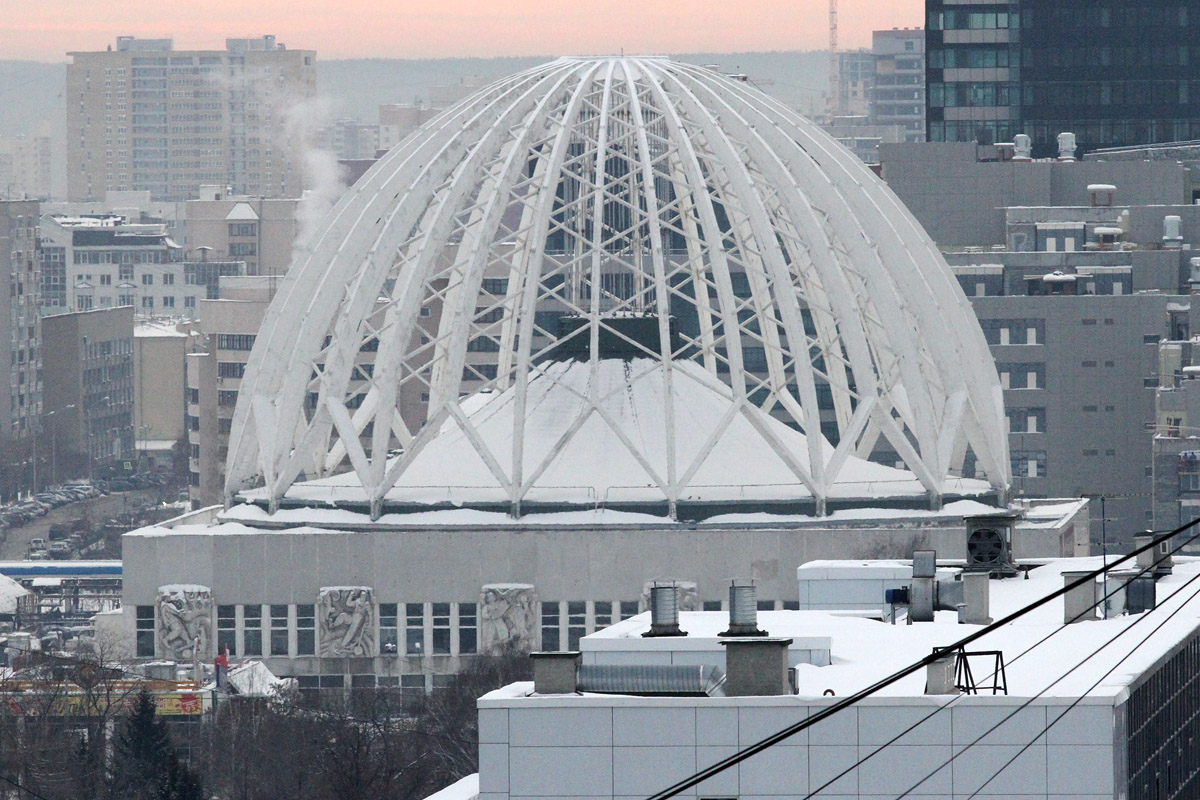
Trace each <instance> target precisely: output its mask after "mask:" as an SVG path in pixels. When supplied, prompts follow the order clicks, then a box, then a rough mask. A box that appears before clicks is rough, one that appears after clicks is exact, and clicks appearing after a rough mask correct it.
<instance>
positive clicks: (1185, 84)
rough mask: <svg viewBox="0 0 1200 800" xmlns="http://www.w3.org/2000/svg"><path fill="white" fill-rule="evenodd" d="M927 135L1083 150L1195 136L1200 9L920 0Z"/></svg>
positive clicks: (1161, 1)
mask: <svg viewBox="0 0 1200 800" xmlns="http://www.w3.org/2000/svg"><path fill="white" fill-rule="evenodd" d="M925 6H926V12H927V15H928V25H927V27H928V34H927V49H928V55H929V58H928V68H927V81H928V127H929V140H930V141H949V142H971V141H985V142H991V141H994V142H1002V141H1003V142H1011V141H1012V140H1013V137H1014V136H1015V135H1016V134H1019V133H1025V134H1028V135H1029V136H1030V137H1032V140H1033V147H1034V156H1036V157H1041V156H1050V155H1053V154H1055V153H1056V152H1057V137H1058V134H1059V133H1061V132H1063V131H1070V132H1073V133H1075V134H1076V136H1077V137H1078V142H1079V147H1080V149H1081V151H1082V152H1089V151H1091V150H1094V149H1096V148H1099V147H1113V146H1127V145H1140V144H1149V143H1156V142H1171V141H1185V140H1195V139H1200V92H1198V91H1197V89H1198V88H1200V85H1198V84H1197V81H1198V80H1200V59H1198V58H1197V57H1196V54H1195V52H1194V51H1195V42H1196V40H1197V38H1200V9H1198V8H1196V7H1195V5H1194V4H1189V3H1180V2H1177V0H1144V1H1143V2H1139V3H1137V4H1130V3H1128V2H1125V1H1124V0H1092V2H1088V3H1086V4H1079V3H1076V2H1069V1H1068V0H1050V1H1049V2H1041V3H1030V2H1025V3H1021V2H1020V0H997V1H996V2H991V3H989V4H986V5H981V4H979V3H976V2H973V0H926V4H925Z"/></svg>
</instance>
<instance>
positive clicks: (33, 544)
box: [29, 536, 46, 551]
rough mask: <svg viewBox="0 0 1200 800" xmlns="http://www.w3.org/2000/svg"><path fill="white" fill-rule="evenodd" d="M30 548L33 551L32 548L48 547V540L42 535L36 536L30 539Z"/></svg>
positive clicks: (41, 548)
mask: <svg viewBox="0 0 1200 800" xmlns="http://www.w3.org/2000/svg"><path fill="white" fill-rule="evenodd" d="M29 549H30V550H31V551H32V550H45V549H46V540H45V539H43V538H42V537H40V536H35V537H34V538H32V539H30V540H29Z"/></svg>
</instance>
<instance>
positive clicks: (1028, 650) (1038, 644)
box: [804, 530, 1200, 800]
mask: <svg viewBox="0 0 1200 800" xmlns="http://www.w3.org/2000/svg"><path fill="white" fill-rule="evenodd" d="M1197 538H1200V530H1197V531H1195V532H1193V534H1192V535H1191V536H1190V537H1188V538H1187V539H1185V540H1184V541H1183V542H1182V543H1180V544H1178V545H1176V547H1175V548H1174V549H1172V550H1171V551H1170V553H1169V554H1168V555H1171V556H1174V555H1175V554H1176V553H1178V552H1179V551H1180V550H1182V549H1183V548H1184V547H1187V546H1188V545H1189V544H1191V543H1192V542H1193V541H1195V540H1196V539H1197ZM1156 568H1157V565H1156V564H1151V565H1150V566H1147V567H1142V568H1140V569H1139V570H1138V571H1137V572H1136V573H1135V574H1134V575H1132V576H1131V577H1130V579H1129V580H1130V581H1132V580H1134V579H1135V578H1138V577H1141V576H1142V575H1145V574H1146V573H1147V572H1149V571H1151V570H1153V569H1156ZM1119 591H1120V589H1119V588H1117V589H1113V590H1112V591H1110V592H1106V593H1105V595H1104V596H1103V597H1101V598H1100V599H1099V600H1097V601H1096V602H1095V603H1092V605H1091V608H1092V609H1095V608H1097V607H1099V606H1100V605H1101V604H1103V603H1107V602H1108V600H1109V598H1111V597H1112V596H1113V595H1115V594H1117V592H1119ZM1067 629H1068V627H1067V626H1066V625H1059V626H1057V627H1055V628H1054V629H1053V630H1051V631H1050V633H1048V634H1046V635H1045V636H1043V637H1042V638H1041V639H1038V640H1037V641H1036V642H1034V643H1033V644H1031V645H1029V646H1028V647H1026V648H1025V649H1024V650H1022V651H1021V652H1020V653H1017V655H1016V656H1014V657H1013V658H1011V659H1007V660H1006V662H1005V663H1006V667H1011V666H1012V665H1013V664H1015V663H1017V662H1018V661H1020V660H1021V659H1022V658H1024V657H1025V656H1027V655H1029V653H1031V652H1032V651H1033V650H1035V649H1037V648H1038V647H1041V646H1042V645H1044V644H1045V643H1046V642H1048V641H1050V640H1051V639H1052V638H1054V637H1055V636H1057V635H1058V634H1060V633H1062V632H1063V631H1065V630H1067ZM994 676H995V673H994V672H993V673H992V674H991V675H988V676H987V677H985V678H984V679H983V680H982V681H980V683H986V682H987V681H988V680H989V679H991V678H993V677H994ZM969 696H970V695H968V694H960V695H957V696H955V697H954V698H953V699H952V700H951V701H950V702H948V703H946V704H945V705H939V706H938V707H936V708H935V709H933V711H930V712H929V713H928V714H926V715H925V716H923V717H921V718H920V719H918V720H917V721H916V722H914V723H912V724H911V725H909V726H908V727H907V728H905V729H904V730H902V731H900V732H899V733H897V734H896V735H895V736H893V737H892V738H890V739H888V740H887V741H886V742H884V743H883V744H881V745H879V746H878V747H877V748H875V749H874V750H872V751H871V752H870V753H867V754H866V755H865V756H863V757H862V758H860V759H859V760H858V761H856V762H855V763H853V764H851V765H850V766H848V767H846V768H845V769H843V770H842V771H841V772H839V773H837V774H836V775H834V776H833V777H832V778H830V779H829V780H827V781H825V783H823V784H821V785H820V786H818V787H817V788H815V789H813V790H811V791H810V792H809V793H808V794H806V795H805V796H804V800H811V798H813V797H816V796H817V795H819V794H820V793H821V792H823V791H825V790H826V789H828V788H829V787H830V786H832V785H833V784H835V783H837V782H838V781H840V780H841V779H842V778H844V777H846V776H847V775H849V774H850V773H851V772H853V771H854V770H856V769H858V768H859V767H861V766H862V765H863V764H865V763H866V762H867V761H870V760H871V759H872V758H874V757H875V756H877V755H879V754H880V753H881V752H883V751H884V750H885V749H886V748H888V747H890V746H891V745H893V744H895V743H896V742H898V741H899V740H900V739H903V738H904V737H905V736H907V735H908V734H910V733H912V732H913V731H914V730H916V729H917V728H919V727H921V726H922V725H924V724H925V723H926V722H928V721H929V720H930V719H932V718H933V717H935V716H936V715H938V714H940V713H942V712H943V711H946V710H947V709H949V708H951V707H953V706H954V705H955V704H957V703H958V701H959V700H962V699H963V698H964V697H969ZM1001 721H1002V722H1003V720H1001Z"/></svg>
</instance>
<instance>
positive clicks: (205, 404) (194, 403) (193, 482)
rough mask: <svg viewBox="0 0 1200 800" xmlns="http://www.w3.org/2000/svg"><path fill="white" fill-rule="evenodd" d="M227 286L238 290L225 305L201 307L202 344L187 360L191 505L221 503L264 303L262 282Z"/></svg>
mask: <svg viewBox="0 0 1200 800" xmlns="http://www.w3.org/2000/svg"><path fill="white" fill-rule="evenodd" d="M232 283H234V284H242V285H241V286H240V287H239V288H237V289H227V291H226V295H227V297H226V299H218V300H201V301H200V320H201V322H200V326H199V327H200V331H201V337H202V338H201V341H200V342H198V343H197V344H196V347H195V348H194V350H193V351H192V352H190V353H189V354H188V356H187V391H186V394H187V406H186V409H187V410H186V418H185V423H186V424H185V427H186V429H187V430H186V433H187V441H188V471H189V494H190V495H191V498H192V501H193V502H194V503H196V504H205V505H206V504H209V503H214V502H217V501H218V500H219V498H220V497H221V488H222V486H223V484H224V480H225V457H226V455H227V454H228V450H229V432H230V430H231V429H232V425H233V410H234V407H235V406H236V405H237V398H238V389H239V387H240V386H241V382H242V375H243V373H244V372H245V369H246V362H247V361H248V360H249V359H250V350H251V349H252V348H253V347H254V341H255V338H256V336H257V334H258V328H259V326H260V325H261V324H262V320H263V317H264V316H265V315H266V312H267V304H268V302H269V301H268V297H269V289H268V287H267V286H266V285H265V283H264V281H263V280H262V279H249V280H244V281H237V280H235V281H232ZM226 286H229V283H226ZM232 298H238V299H232Z"/></svg>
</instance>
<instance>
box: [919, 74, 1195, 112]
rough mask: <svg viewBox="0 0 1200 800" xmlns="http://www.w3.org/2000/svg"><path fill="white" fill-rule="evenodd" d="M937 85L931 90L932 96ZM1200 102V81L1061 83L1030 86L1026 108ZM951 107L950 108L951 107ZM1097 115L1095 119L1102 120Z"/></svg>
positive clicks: (1024, 97)
mask: <svg viewBox="0 0 1200 800" xmlns="http://www.w3.org/2000/svg"><path fill="white" fill-rule="evenodd" d="M932 95H933V85H931V86H930V96H931V97H932ZM1196 102H1200V81H1061V82H1052V83H1051V82H1046V83H1027V84H1025V85H1024V86H1023V87H1022V90H1021V103H1022V105H1025V106H1055V107H1058V106H1085V107H1087V108H1089V109H1091V108H1093V107H1095V106H1145V105H1153V106H1173V105H1191V104H1192V103H1196ZM947 105H949V104H947ZM1101 113H1102V112H1098V111H1097V112H1095V113H1093V114H1092V115H1091V116H1099V115H1100V114H1101Z"/></svg>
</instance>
